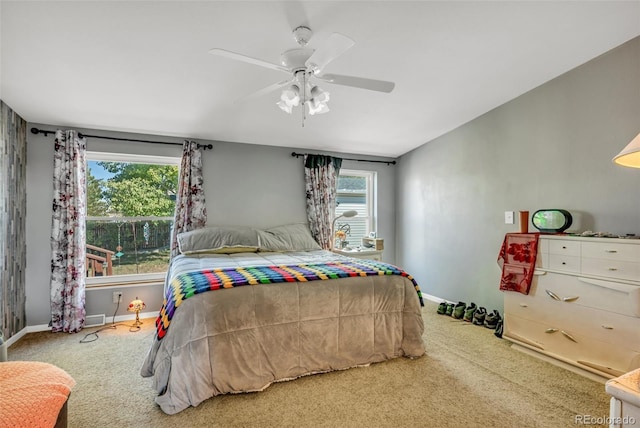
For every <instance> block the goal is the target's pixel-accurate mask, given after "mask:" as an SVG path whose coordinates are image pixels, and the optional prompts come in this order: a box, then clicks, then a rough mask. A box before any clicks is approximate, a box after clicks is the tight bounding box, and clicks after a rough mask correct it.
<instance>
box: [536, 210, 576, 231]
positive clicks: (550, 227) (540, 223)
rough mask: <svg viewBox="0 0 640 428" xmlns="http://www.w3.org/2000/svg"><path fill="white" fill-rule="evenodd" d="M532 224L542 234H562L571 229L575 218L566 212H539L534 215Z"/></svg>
mask: <svg viewBox="0 0 640 428" xmlns="http://www.w3.org/2000/svg"><path fill="white" fill-rule="evenodd" d="M531 222H532V223H533V225H534V226H535V228H536V229H538V230H539V231H540V232H547V233H561V232H564V231H565V230H567V229H568V228H569V227H571V223H572V222H573V218H572V217H571V213H570V212H569V211H566V210H557V209H553V210H538V211H536V212H535V213H533V216H532V217H531Z"/></svg>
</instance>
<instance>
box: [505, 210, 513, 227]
mask: <svg viewBox="0 0 640 428" xmlns="http://www.w3.org/2000/svg"><path fill="white" fill-rule="evenodd" d="M513 215H514V212H513V211H505V212H504V224H513Z"/></svg>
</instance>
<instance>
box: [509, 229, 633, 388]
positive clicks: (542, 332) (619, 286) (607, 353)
mask: <svg viewBox="0 0 640 428" xmlns="http://www.w3.org/2000/svg"><path fill="white" fill-rule="evenodd" d="M504 314H505V323H504V332H503V337H504V338H505V339H508V340H510V341H512V342H514V343H516V344H518V345H520V346H522V347H525V348H527V349H529V350H532V351H535V352H537V353H540V354H543V355H546V356H547V357H551V358H554V359H555V360H558V361H561V362H563V363H567V364H570V365H572V366H575V367H578V368H580V369H583V370H586V371H588V372H591V373H594V374H596V375H598V376H601V377H605V378H613V377H617V376H620V375H622V374H624V373H626V372H629V371H632V370H634V369H636V368H640V240H636V239H617V238H583V237H570V236H564V235H541V236H540V240H539V243H538V256H537V260H536V271H535V274H534V277H533V283H532V286H531V289H530V292H529V294H528V295H525V294H522V293H518V292H511V291H506V292H504Z"/></svg>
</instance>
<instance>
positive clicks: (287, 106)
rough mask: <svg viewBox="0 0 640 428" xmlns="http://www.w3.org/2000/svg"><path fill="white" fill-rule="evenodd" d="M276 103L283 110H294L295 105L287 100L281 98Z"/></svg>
mask: <svg viewBox="0 0 640 428" xmlns="http://www.w3.org/2000/svg"><path fill="white" fill-rule="evenodd" d="M276 105H277V106H278V107H280V110H282V111H283V112H285V113H289V114H291V112H293V105H291V104H287V103H286V102H284V101H282V100H280V101H278V102H277V103H276Z"/></svg>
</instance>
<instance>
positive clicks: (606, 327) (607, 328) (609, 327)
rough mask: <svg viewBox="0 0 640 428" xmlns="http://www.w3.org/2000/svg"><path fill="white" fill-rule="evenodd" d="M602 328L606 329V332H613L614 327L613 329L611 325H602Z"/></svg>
mask: <svg viewBox="0 0 640 428" xmlns="http://www.w3.org/2000/svg"><path fill="white" fill-rule="evenodd" d="M602 328H604V329H605V330H613V327H611V326H610V325H604V324H602Z"/></svg>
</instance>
